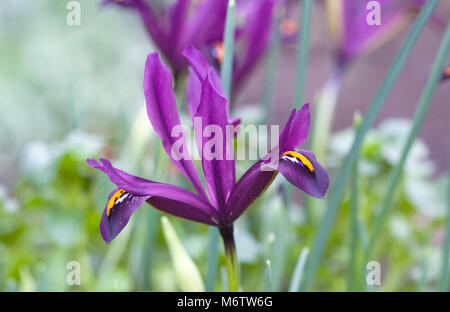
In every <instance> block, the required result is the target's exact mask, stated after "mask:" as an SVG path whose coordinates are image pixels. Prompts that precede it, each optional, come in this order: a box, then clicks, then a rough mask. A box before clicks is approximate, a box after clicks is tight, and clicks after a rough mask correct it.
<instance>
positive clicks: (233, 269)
mask: <svg viewBox="0 0 450 312" xmlns="http://www.w3.org/2000/svg"><path fill="white" fill-rule="evenodd" d="M220 234H221V235H222V239H223V244H224V247H225V264H226V268H227V280H228V291H230V292H237V291H238V290H239V273H238V272H239V270H238V262H237V257H236V245H235V244H234V235H233V226H231V227H227V228H221V229H220Z"/></svg>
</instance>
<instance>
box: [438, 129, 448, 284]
mask: <svg viewBox="0 0 450 312" xmlns="http://www.w3.org/2000/svg"><path fill="white" fill-rule="evenodd" d="M449 137H450V136H449ZM448 164H449V166H448V168H447V226H446V234H445V243H444V248H443V250H442V269H441V281H440V283H439V290H440V291H448V281H449V263H448V262H449V256H450V144H449V151H448Z"/></svg>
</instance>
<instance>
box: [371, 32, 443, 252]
mask: <svg viewBox="0 0 450 312" xmlns="http://www.w3.org/2000/svg"><path fill="white" fill-rule="evenodd" d="M449 51H450V23H449V24H448V27H447V31H446V33H445V36H444V39H443V40H442V43H441V46H440V48H439V52H438V55H437V57H436V60H435V61H434V64H433V67H432V69H431V74H430V77H429V78H428V81H427V84H426V86H425V89H424V91H423V92H422V96H421V97H420V100H419V103H418V105H417V110H416V113H415V116H414V120H413V125H412V127H411V130H410V132H409V134H408V137H407V139H406V142H405V145H404V146H403V148H402V153H401V156H400V160H399V162H398V163H397V164H396V165H395V167H394V169H393V171H392V172H391V174H390V176H389V180H388V184H387V187H386V196H385V197H384V198H383V201H382V203H381V205H380V208H379V209H378V210H377V211H379V213H378V214H377V216H376V217H375V221H374V229H373V232H372V235H371V236H370V239H369V245H368V246H367V251H366V257H365V259H366V260H368V258H369V257H370V255H371V252H372V250H373V248H374V247H375V243H376V240H377V238H378V236H379V234H380V231H381V228H382V226H383V224H384V220H385V219H386V215H387V212H388V209H389V207H390V205H391V203H392V200H393V198H394V195H395V191H396V189H397V185H398V182H399V180H400V177H401V174H402V172H403V167H404V165H405V162H406V159H407V158H408V155H409V152H410V150H411V147H412V144H413V143H414V140H415V138H416V137H417V134H418V133H419V130H420V128H421V126H422V123H423V121H424V119H425V116H426V114H427V112H428V109H429V108H430V105H431V101H432V99H433V95H434V91H435V90H436V87H437V86H438V83H439V81H440V79H441V73H442V68H443V67H444V65H445V61H446V59H447V55H448V54H449Z"/></svg>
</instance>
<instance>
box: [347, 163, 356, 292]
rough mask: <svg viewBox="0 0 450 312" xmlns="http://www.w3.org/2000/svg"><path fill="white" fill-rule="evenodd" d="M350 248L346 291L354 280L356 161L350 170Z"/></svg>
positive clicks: (349, 289)
mask: <svg viewBox="0 0 450 312" xmlns="http://www.w3.org/2000/svg"><path fill="white" fill-rule="evenodd" d="M350 197H351V200H350V231H349V235H350V248H349V263H348V271H347V291H353V288H354V281H355V266H356V265H355V262H356V247H357V242H358V162H357V161H356V162H355V165H354V166H353V170H352V178H351V185H350Z"/></svg>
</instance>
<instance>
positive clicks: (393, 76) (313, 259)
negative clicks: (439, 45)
mask: <svg viewBox="0 0 450 312" xmlns="http://www.w3.org/2000/svg"><path fill="white" fill-rule="evenodd" d="M438 2H439V1H438V0H429V1H427V3H426V4H425V6H424V7H423V9H422V10H421V12H420V14H419V16H418V17H417V18H416V21H415V22H414V25H413V27H412V29H411V30H410V32H409V34H408V36H407V38H406V40H405V42H404V44H403V46H402V48H401V49H400V52H399V53H398V55H397V56H396V58H395V60H394V62H393V64H392V66H391V67H390V69H389V72H388V74H387V75H386V77H385V78H384V80H383V83H382V85H381V87H380V89H379V90H378V92H377V94H376V96H375V98H374V100H373V102H372V103H371V105H370V107H369V110H368V112H367V115H366V118H365V119H364V121H363V122H362V124H361V127H360V129H359V131H358V133H357V135H356V138H355V140H354V142H353V145H352V148H351V150H350V152H349V154H348V156H347V157H346V159H345V162H344V165H343V168H342V169H341V171H340V172H339V175H338V177H337V179H336V181H335V182H334V183H333V184H332V185H334V188H332V189H331V194H330V196H329V203H328V207H327V210H326V212H325V215H324V217H323V219H322V221H321V224H320V227H319V229H318V232H317V236H316V238H315V241H314V244H313V247H312V250H311V255H310V258H309V260H308V262H307V270H306V274H305V279H304V280H303V283H302V285H301V289H302V290H307V289H308V288H309V287H310V284H311V282H312V281H313V279H314V277H315V274H316V272H317V267H318V265H319V262H320V260H321V258H322V253H323V250H324V248H325V245H326V243H327V241H328V236H329V234H330V231H331V227H332V225H333V220H334V218H335V216H336V213H337V210H338V207H339V205H340V203H341V200H342V196H343V195H344V191H345V187H346V184H347V180H348V178H349V176H350V172H351V170H352V167H353V162H354V161H355V159H356V156H357V154H358V152H359V149H360V147H361V144H362V141H363V140H364V137H365V136H366V134H367V132H368V131H369V129H370V128H371V127H372V125H373V123H374V122H375V120H376V118H377V116H378V114H379V112H380V110H381V108H382V107H383V105H384V103H385V101H386V98H387V96H388V95H389V93H390V91H391V89H392V87H393V86H394V83H395V81H396V80H397V77H398V76H399V75H400V72H401V70H402V69H403V67H404V65H405V63H406V61H407V59H408V57H409V55H410V54H411V51H412V49H413V47H414V45H415V43H416V42H417V39H418V38H419V35H420V34H421V32H422V30H423V28H424V26H425V24H426V22H427V21H428V19H429V18H430V16H431V14H432V13H433V11H434V8H435V7H436V5H437V3H438Z"/></svg>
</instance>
